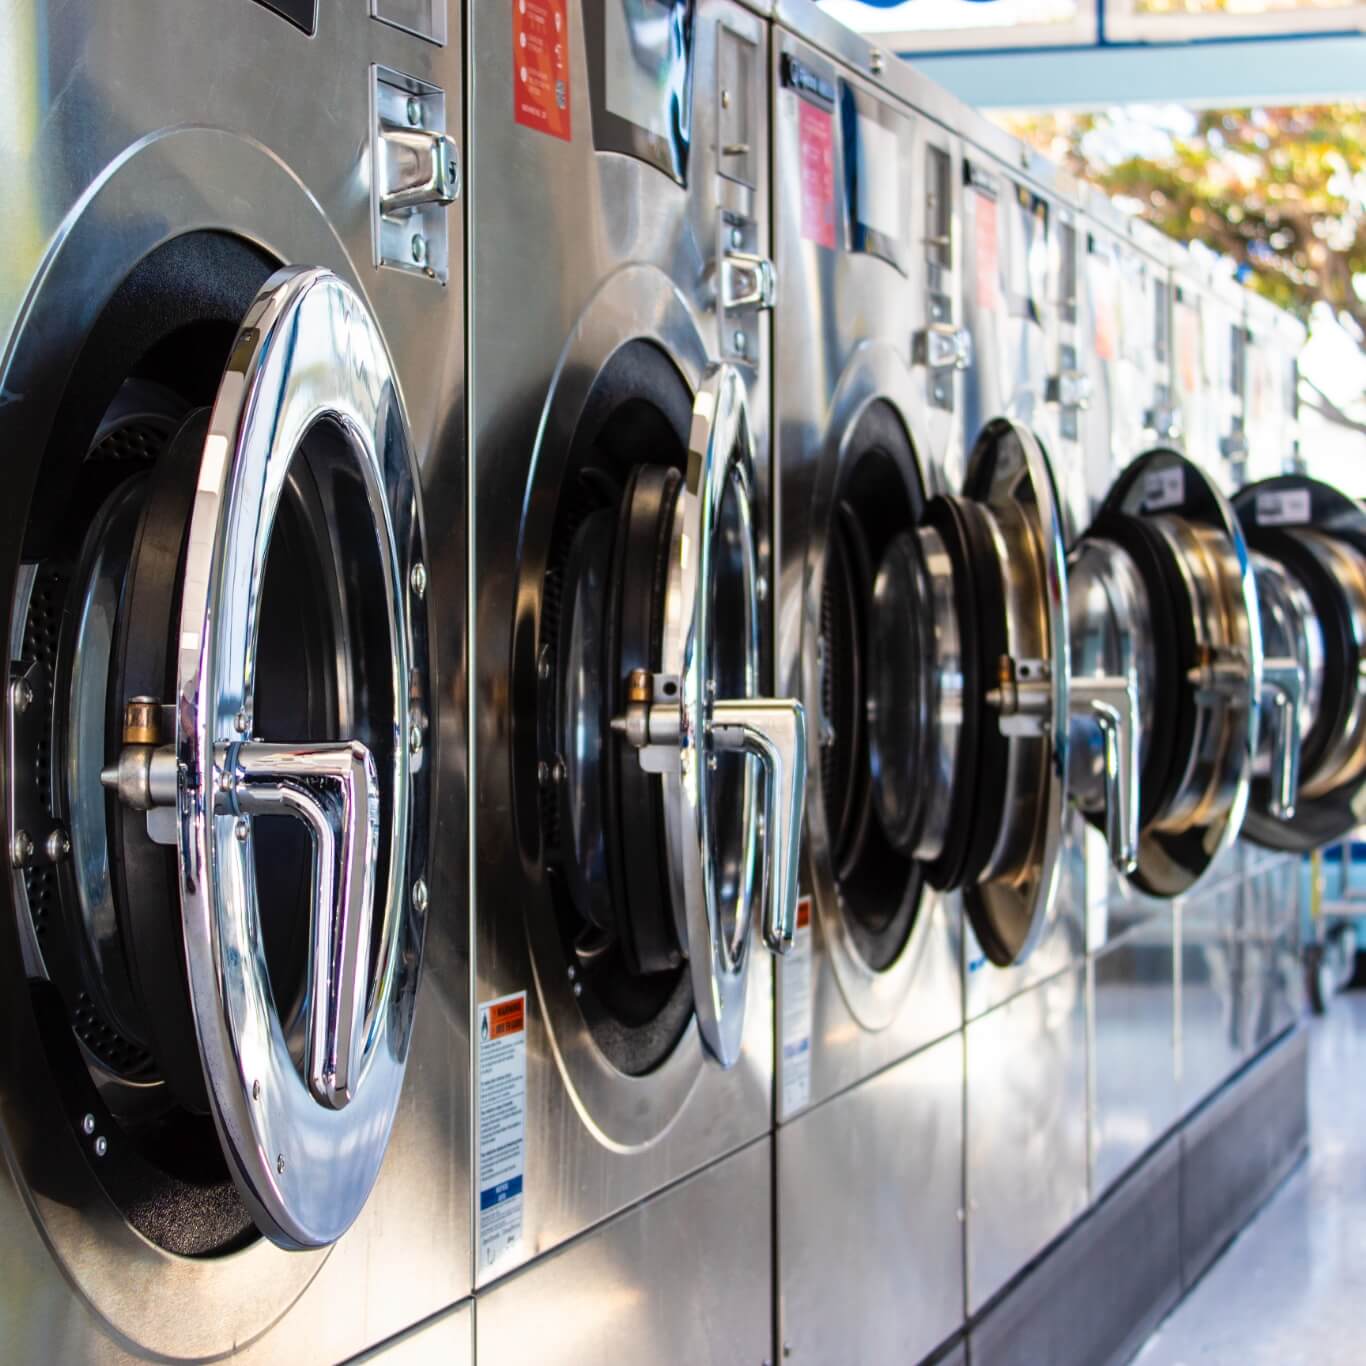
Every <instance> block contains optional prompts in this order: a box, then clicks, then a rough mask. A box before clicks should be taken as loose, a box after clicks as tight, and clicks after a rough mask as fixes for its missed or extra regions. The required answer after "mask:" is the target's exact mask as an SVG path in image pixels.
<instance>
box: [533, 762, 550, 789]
mask: <svg viewBox="0 0 1366 1366" xmlns="http://www.w3.org/2000/svg"><path fill="white" fill-rule="evenodd" d="M536 781H537V782H538V783H539V784H540V785H541V786H542V787H547V786H548V785H549V783H550V765H549V764H548V763H546V761H545V760H544V759H542V760H541V761H540V763H538V764H537V765H536Z"/></svg>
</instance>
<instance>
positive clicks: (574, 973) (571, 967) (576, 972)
mask: <svg viewBox="0 0 1366 1366" xmlns="http://www.w3.org/2000/svg"><path fill="white" fill-rule="evenodd" d="M578 975H579V970H578V968H576V967H575V966H574V965H573V963H571V964H570V965H569V980H570V981H571V982H572V981H573V980H574V978H576V977H577V976H578Z"/></svg>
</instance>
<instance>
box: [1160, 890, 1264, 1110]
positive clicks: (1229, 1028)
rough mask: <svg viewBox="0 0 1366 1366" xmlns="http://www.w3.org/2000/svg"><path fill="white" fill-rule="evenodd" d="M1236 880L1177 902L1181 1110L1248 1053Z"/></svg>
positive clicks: (1223, 1077)
mask: <svg viewBox="0 0 1366 1366" xmlns="http://www.w3.org/2000/svg"><path fill="white" fill-rule="evenodd" d="M1241 900H1242V898H1241V884H1240V882H1238V881H1237V880H1236V879H1232V880H1228V881H1224V882H1222V883H1218V884H1216V885H1214V886H1212V887H1211V888H1210V889H1209V890H1208V891H1202V892H1201V893H1200V894H1199V895H1198V896H1196V897H1192V898H1190V899H1188V900H1187V899H1182V900H1181V901H1179V902H1178V905H1177V925H1178V931H1177V936H1178V942H1179V944H1180V946H1181V953H1180V965H1181V966H1180V972H1181V976H1180V986H1179V999H1180V1016H1179V1018H1180V1022H1181V1041H1180V1053H1179V1058H1178V1065H1179V1080H1180V1088H1181V1108H1182V1111H1183V1112H1185V1111H1189V1110H1190V1109H1192V1108H1193V1107H1194V1106H1196V1105H1197V1104H1199V1102H1200V1101H1201V1100H1202V1099H1203V1098H1204V1097H1205V1096H1206V1095H1208V1094H1209V1093H1210V1092H1211V1091H1212V1090H1213V1089H1214V1088H1215V1087H1216V1086H1218V1085H1219V1084H1220V1083H1221V1082H1222V1081H1223V1080H1224V1079H1225V1078H1226V1077H1227V1076H1228V1075H1229V1074H1230V1073H1231V1072H1232V1071H1233V1070H1234V1069H1235V1068H1236V1067H1237V1066H1238V1064H1239V1062H1240V1061H1241V1060H1242V1058H1243V1057H1244V1056H1246V1053H1247V1046H1246V1043H1245V1030H1244V1027H1243V1020H1242V1013H1241V1011H1242V1001H1243V999H1244V996H1245V991H1244V987H1243V980H1244V976H1245V969H1246V956H1245V955H1244V954H1243V952H1242V950H1241V945H1240V941H1239V934H1238V925H1239V920H1240V917H1241V913H1242V908H1241Z"/></svg>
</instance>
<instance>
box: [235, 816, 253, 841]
mask: <svg viewBox="0 0 1366 1366" xmlns="http://www.w3.org/2000/svg"><path fill="white" fill-rule="evenodd" d="M232 833H233V834H234V835H236V836H237V842H238V844H245V843H246V842H247V836H248V835H250V834H251V826H250V825H249V824H248V823H247V818H246V817H245V816H238V818H237V820H236V821H235V822H234V823H233V827H232Z"/></svg>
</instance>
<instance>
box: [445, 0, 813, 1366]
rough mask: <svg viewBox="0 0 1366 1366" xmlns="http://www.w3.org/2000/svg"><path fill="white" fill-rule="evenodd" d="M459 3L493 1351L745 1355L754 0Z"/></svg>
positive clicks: (752, 689)
mask: <svg viewBox="0 0 1366 1366" xmlns="http://www.w3.org/2000/svg"><path fill="white" fill-rule="evenodd" d="M470 23H471V29H470V54H471V68H470V70H471V80H472V94H471V100H472V103H471V109H472V117H473V138H472V151H471V159H472V164H471V167H470V172H471V208H472V243H471V251H472V254H471V265H470V288H471V310H472V311H471V319H472V330H471V339H472V340H471V365H472V374H471V391H470V392H471V398H470V411H471V430H472V441H473V447H472V452H471V472H472V497H473V518H474V531H473V544H472V552H473V582H472V611H473V617H472V620H473V623H474V630H473V634H472V639H473V642H474V645H473V658H472V661H471V671H472V683H471V691H470V712H471V727H472V738H473V759H472V762H473V771H474V777H473V785H474V789H475V793H476V796H475V800H474V803H473V819H474V846H475V873H474V877H475V882H474V902H475V922H476V940H475V953H476V961H475V969H474V981H475V990H476V993H477V995H476V1005H475V1010H476V1017H475V1018H476V1021H477V1028H476V1034H477V1045H476V1060H477V1062H476V1096H477V1104H476V1173H477V1181H476V1187H477V1201H476V1204H477V1212H476V1239H475V1255H476V1278H477V1284H478V1286H479V1287H480V1299H479V1310H478V1315H477V1318H478V1339H479V1342H478V1346H479V1353H480V1355H481V1356H487V1357H488V1358H489V1359H498V1360H504V1361H522V1360H533V1359H534V1360H536V1361H538V1362H550V1361H559V1360H563V1361H570V1360H572V1361H576V1362H578V1361H595V1360H608V1359H612V1360H616V1359H620V1356H621V1354H622V1353H623V1352H625V1354H626V1355H628V1356H629V1355H632V1353H633V1352H634V1354H636V1355H643V1356H649V1357H651V1359H655V1360H677V1361H693V1360H697V1359H707V1358H718V1357H725V1358H729V1359H736V1360H747V1359H750V1358H751V1357H752V1358H753V1359H754V1360H755V1361H758V1360H762V1359H763V1357H764V1356H765V1355H766V1353H767V1352H768V1350H769V1341H770V1331H771V1310H770V1304H771V1275H770V1231H771V1197H770V1180H771V1159H770V1143H769V1138H768V1133H769V1128H770V1113H771V1091H770V1088H771V1084H772V1019H771V1002H770V979H771V973H770V970H769V965H768V957H769V954H768V948H772V949H776V950H779V951H781V950H783V949H784V948H786V947H787V946H788V945H789V944H790V942H791V939H792V935H793V925H794V921H795V915H796V857H797V848H798V840H799V836H800V827H801V813H802V804H803V800H804V794H805V721H804V717H803V713H802V709H801V707H800V705H799V704H798V703H796V702H793V701H784V700H782V699H775V698H774V696H773V690H772V687H771V685H770V684H769V682H768V680H769V679H770V677H771V672H772V632H771V629H770V622H769V613H770V611H771V601H772V593H771V591H770V584H771V574H772V569H771V563H772V531H771V511H770V507H771V504H770V472H769V393H768V385H769V374H768V367H769V347H770V338H769V322H768V316H767V310H768V309H769V307H770V306H771V304H772V302H773V298H774V288H775V280H774V272H773V267H772V263H771V261H770V260H769V258H768V252H769V245H768V235H769V230H768V110H767V100H766V85H765V83H766V79H767V76H766V73H767V56H768V29H767V24H766V21H765V20H764V18H762V17H761V16H760V15H759V14H757V13H755V12H753V11H751V10H749V9H747V8H744V7H743V6H740V5H737V4H734V3H731V2H730V0H697V2H696V3H693V0H582V2H581V3H580V2H576V3H566V2H565V0H518V3H517V4H515V5H477V6H474V7H472V8H471V10H470ZM766 945H767V946H768V947H767V948H766V947H765V946H766ZM542 1254H545V1255H542ZM528 1262H530V1263H531V1265H530V1266H528V1267H525V1269H523V1270H521V1271H520V1272H517V1269H518V1268H520V1267H523V1264H524V1263H528ZM512 1272H517V1274H512V1275H509V1274H508V1273H512ZM495 1282H497V1283H496V1284H495ZM662 1284H671V1285H678V1286H686V1287H687V1293H686V1294H661V1293H659V1287H660V1286H661V1285H662ZM699 1303H703V1304H707V1305H709V1306H711V1310H710V1311H709V1312H708V1313H706V1314H698V1313H697V1312H696V1305H697V1304H699ZM633 1342H634V1343H636V1344H637V1347H636V1348H632V1347H631V1346H630V1344H631V1343H633Z"/></svg>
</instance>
